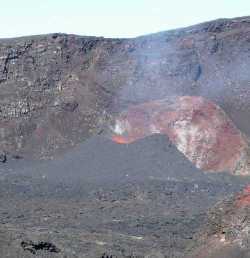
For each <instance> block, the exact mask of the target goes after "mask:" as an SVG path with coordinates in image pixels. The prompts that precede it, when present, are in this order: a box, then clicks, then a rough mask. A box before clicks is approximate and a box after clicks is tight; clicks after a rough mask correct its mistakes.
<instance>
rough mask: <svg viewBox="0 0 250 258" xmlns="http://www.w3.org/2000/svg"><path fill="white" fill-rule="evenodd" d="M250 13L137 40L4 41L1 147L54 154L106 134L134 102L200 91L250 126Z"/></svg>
mask: <svg viewBox="0 0 250 258" xmlns="http://www.w3.org/2000/svg"><path fill="white" fill-rule="evenodd" d="M249 41H250V18H249V17H243V18H237V19H221V20H217V21H212V22H207V23H203V24H200V25H196V26H192V27H188V28H185V29H179V30H173V31H168V32H162V33H157V34H152V35H148V36H143V37H138V38H134V39H104V38H95V37H81V36H75V35H66V34H52V35H43V36H31V37H23V38H16V39H2V40H0V90H1V91H0V149H1V150H5V151H6V152H10V153H12V154H14V155H16V154H19V155H24V156H25V155H26V156H36V157H37V156H38V157H50V156H51V155H53V154H54V153H57V152H58V151H61V150H62V149H65V148H68V147H70V146H72V145H74V144H76V143H78V142H80V141H83V140H85V139H87V138H88V137H90V136H91V135H95V134H98V133H101V132H102V129H103V127H105V124H106V122H107V121H108V120H109V117H110V115H111V116H112V115H113V113H115V112H117V111H120V110H122V109H123V108H124V107H127V106H128V105H130V104H131V103H133V104H137V103H141V102H145V101H149V100H152V99H160V98H164V97H166V96H169V95H199V96H204V97H206V98H208V99H210V100H213V101H215V102H216V103H217V104H219V105H220V106H221V107H222V108H223V109H224V110H225V112H226V113H227V114H228V115H229V116H230V117H231V118H232V120H233V121H234V122H235V124H236V126H237V127H238V128H239V129H241V130H242V131H243V132H245V133H247V134H250V126H249V123H248V118H249V111H250V104H249V103H250V101H249V100H250V93H249V81H250V80H249V79H250V74H249V69H248V68H249V65H250V56H249V51H250V50H249Z"/></svg>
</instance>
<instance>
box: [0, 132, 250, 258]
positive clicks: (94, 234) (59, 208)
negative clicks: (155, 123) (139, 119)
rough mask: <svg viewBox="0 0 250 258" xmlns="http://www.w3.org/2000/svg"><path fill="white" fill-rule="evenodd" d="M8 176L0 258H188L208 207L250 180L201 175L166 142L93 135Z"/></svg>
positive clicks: (9, 167) (0, 203) (22, 164)
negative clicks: (127, 141)
mask: <svg viewBox="0 0 250 258" xmlns="http://www.w3.org/2000/svg"><path fill="white" fill-rule="evenodd" d="M0 171H1V174H0V196H1V198H0V222H1V224H0V246H1V248H0V256H1V257H34V256H37V257H93V258H94V257H97V258H101V257H105V258H106V257H176V258H177V257H178V258H181V257H186V256H187V255H189V254H190V253H192V251H193V250H195V248H196V247H197V245H198V242H197V239H196V237H195V236H196V235H197V234H198V233H199V232H200V231H202V230H203V229H204V228H206V226H207V221H208V215H207V212H208V210H209V208H212V207H213V206H214V205H215V204H216V203H217V202H218V201H221V200H223V199H225V198H227V197H229V196H231V195H232V194H234V193H236V192H239V191H240V190H241V189H242V188H243V187H244V186H245V185H246V184H247V183H249V182H250V179H248V178H240V177H233V176H230V175H228V174H226V173H221V174H211V173H210V174H205V173H203V172H202V171H199V170H198V169H196V168H195V167H194V166H193V165H192V164H191V163H190V162H189V161H188V160H187V159H186V158H185V157H184V156H183V155H182V154H181V153H180V152H179V151H177V149H176V148H175V146H173V145H172V144H171V143H170V142H169V140H168V139H167V138H166V137H165V136H152V137H149V138H146V139H143V140H140V141H138V142H136V143H134V144H131V145H116V144H115V143H113V142H111V141H110V140H108V139H105V138H104V137H101V136H99V137H93V138H91V139H89V140H87V141H86V142H85V143H83V144H81V145H79V146H78V147H76V148H75V149H73V150H71V151H69V152H67V153H65V154H64V155H63V156H58V157H56V158H54V159H53V160H50V161H37V162H34V161H31V160H30V161H29V160H21V159H20V160H10V161H9V162H8V163H5V164H3V165H1V170H0ZM236 254H237V255H239V254H240V252H236ZM230 257H235V258H236V257H237V258H238V257H239V256H230ZM242 257H246V256H242ZM218 258H219V256H218ZM220 258H221V256H220Z"/></svg>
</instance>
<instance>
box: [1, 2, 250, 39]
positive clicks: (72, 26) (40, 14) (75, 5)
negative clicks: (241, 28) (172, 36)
mask: <svg viewBox="0 0 250 258" xmlns="http://www.w3.org/2000/svg"><path fill="white" fill-rule="evenodd" d="M1 10H2V13H1V16H0V23H1V25H2V26H1V28H0V38H12V37H21V36H30V35H41V34H50V33H67V34H77V35H83V36H103V37H112V38H130V37H136V36H141V35H145V34H150V33H155V32H159V31H166V30H171V29H176V28H182V27H188V26H191V25H195V24H198V23H202V22H206V21H211V20H215V19H219V18H235V17H242V16H248V15H250V13H249V10H250V2H249V1H247V0H239V1H231V2H229V1H228V0H221V1H216V0H211V1H206V2H201V1H199V0H190V1H188V2H184V1H180V0H176V1H174V2H173V1H169V0H155V1H151V0H134V1H133V0H127V1H117V0H116V1H115V0H106V1H105V2H104V1H101V0H92V1H81V0H72V1H70V2H69V1H65V0H64V1H59V0H54V1H50V0H44V1H41V2H34V1H31V0H24V1H18V0H13V1H6V2H3V3H2V4H1Z"/></svg>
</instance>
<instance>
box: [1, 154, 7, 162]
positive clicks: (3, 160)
mask: <svg viewBox="0 0 250 258" xmlns="http://www.w3.org/2000/svg"><path fill="white" fill-rule="evenodd" d="M0 162H2V163H5V162H7V155H6V154H5V153H1V152H0Z"/></svg>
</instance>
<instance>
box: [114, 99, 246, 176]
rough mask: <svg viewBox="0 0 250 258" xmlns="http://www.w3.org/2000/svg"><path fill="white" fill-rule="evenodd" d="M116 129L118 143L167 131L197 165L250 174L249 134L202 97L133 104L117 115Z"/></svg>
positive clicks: (179, 148)
mask: <svg viewBox="0 0 250 258" xmlns="http://www.w3.org/2000/svg"><path fill="white" fill-rule="evenodd" d="M113 131H114V135H113V137H112V139H113V140H114V141H115V142H117V143H132V142H134V141H135V140H137V139H140V138H144V137H146V136H149V135H152V134H165V135H167V136H168V137H169V139H170V140H171V141H172V142H173V143H174V144H175V145H176V147H177V148H178V150H179V151H181V152H182V153H183V154H184V155H185V156H186V157H187V158H188V159H189V160H190V161H191V162H193V163H194V164H195V165H196V167H197V168H200V169H202V170H204V171H215V172H219V171H229V172H230V173H232V174H239V175H245V174H249V163H248V139H247V137H246V136H245V135H243V134H242V133H241V132H240V130H238V129H237V128H236V126H235V125H234V123H233V122H232V121H231V120H230V118H229V117H228V116H227V115H226V113H225V112H224V111H223V110H222V109H221V108H220V107H219V106H218V105H216V104H214V103H213V102H211V101H209V100H207V99H205V98H203V97H197V96H181V97H169V98H165V99H162V100H155V101H151V102H146V103H143V104H139V105H132V106H130V107H129V108H128V109H127V110H126V111H124V112H122V113H121V114H120V115H119V116H118V117H117V119H116V121H115V125H114V127H113Z"/></svg>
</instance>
